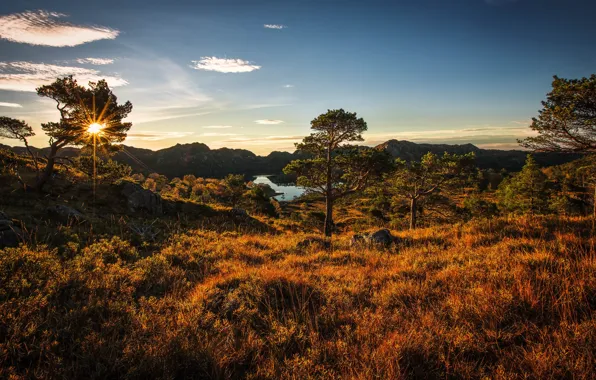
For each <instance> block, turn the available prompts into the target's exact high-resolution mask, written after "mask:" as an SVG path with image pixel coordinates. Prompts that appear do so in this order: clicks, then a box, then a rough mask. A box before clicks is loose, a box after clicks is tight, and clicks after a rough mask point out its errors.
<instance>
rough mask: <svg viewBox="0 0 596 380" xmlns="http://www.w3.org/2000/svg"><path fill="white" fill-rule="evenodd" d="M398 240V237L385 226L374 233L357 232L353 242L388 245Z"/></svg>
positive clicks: (354, 243)
mask: <svg viewBox="0 0 596 380" xmlns="http://www.w3.org/2000/svg"><path fill="white" fill-rule="evenodd" d="M396 241H397V237H395V236H393V235H392V234H391V232H390V231H389V230H388V229H386V228H384V229H382V230H378V231H375V232H373V233H363V234H355V235H353V236H352V240H351V244H352V245H360V244H369V245H382V246H385V247H388V246H390V245H391V244H393V243H395V242H396Z"/></svg>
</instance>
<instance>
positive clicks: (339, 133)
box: [284, 109, 390, 236]
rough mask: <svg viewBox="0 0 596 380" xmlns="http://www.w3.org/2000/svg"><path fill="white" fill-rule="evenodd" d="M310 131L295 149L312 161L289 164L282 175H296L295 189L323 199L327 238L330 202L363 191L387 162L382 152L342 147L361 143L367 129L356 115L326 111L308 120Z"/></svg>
mask: <svg viewBox="0 0 596 380" xmlns="http://www.w3.org/2000/svg"><path fill="white" fill-rule="evenodd" d="M311 129H312V130H313V131H314V132H313V133H311V134H310V136H307V137H305V138H304V140H303V141H302V143H300V144H296V148H297V149H298V150H300V151H303V152H307V153H310V154H311V155H312V156H313V158H309V159H304V160H295V161H292V162H291V163H290V164H288V166H286V167H285V168H284V173H285V174H294V175H296V176H297V184H298V185H299V186H302V187H305V188H306V189H307V190H308V191H310V192H313V193H317V194H320V195H321V196H323V197H324V198H325V201H326V212H325V214H326V218H325V225H324V233H325V235H326V236H331V234H332V229H333V203H334V201H335V200H337V199H339V198H341V197H344V196H346V195H348V194H352V193H354V192H358V191H361V190H363V189H364V188H366V187H367V186H368V185H369V184H370V182H371V181H372V180H373V179H374V178H375V177H378V176H380V175H381V173H382V172H383V171H385V170H387V169H388V167H389V166H390V164H389V162H390V160H389V155H388V154H387V153H386V152H384V151H379V150H376V149H370V148H359V147H353V146H349V145H346V143H347V142H352V141H362V140H363V139H362V135H361V134H362V132H364V131H366V130H367V125H366V122H365V121H364V120H363V119H362V118H358V117H357V116H356V113H351V112H346V111H344V110H343V109H339V110H329V111H327V113H325V114H322V115H319V116H318V117H317V118H316V119H314V120H312V121H311Z"/></svg>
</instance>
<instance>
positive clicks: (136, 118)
mask: <svg viewBox="0 0 596 380" xmlns="http://www.w3.org/2000/svg"><path fill="white" fill-rule="evenodd" d="M210 113H211V112H209V111H197V112H187V113H171V112H168V110H167V109H155V110H148V109H145V110H143V109H138V108H137V113H136V114H135V113H134V112H133V114H131V115H130V117H129V118H128V119H127V120H129V119H130V121H131V122H133V123H134V124H143V123H152V122H154V121H163V120H172V119H182V118H186V117H196V116H203V115H208V114H210Z"/></svg>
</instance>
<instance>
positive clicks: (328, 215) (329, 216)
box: [323, 146, 333, 237]
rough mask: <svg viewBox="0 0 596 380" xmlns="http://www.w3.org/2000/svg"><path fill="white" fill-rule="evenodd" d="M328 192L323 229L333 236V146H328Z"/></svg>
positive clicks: (325, 232) (329, 235)
mask: <svg viewBox="0 0 596 380" xmlns="http://www.w3.org/2000/svg"><path fill="white" fill-rule="evenodd" d="M326 176H327V178H326V180H327V183H326V193H325V228H324V230H323V232H324V234H325V236H326V237H331V234H332V229H333V189H332V188H331V186H332V183H331V147H330V146H329V147H327V173H326Z"/></svg>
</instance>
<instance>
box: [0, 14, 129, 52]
mask: <svg viewBox="0 0 596 380" xmlns="http://www.w3.org/2000/svg"><path fill="white" fill-rule="evenodd" d="M63 17H68V16H67V15H65V14H63V13H56V12H48V11H42V10H39V11H27V12H22V13H14V14H10V15H5V16H0V38H2V39H5V40H8V41H12V42H19V43H25V44H30V45H45V46H57V47H62V46H77V45H81V44H84V43H87V42H91V41H97V40H104V39H109V40H113V39H114V38H116V37H117V36H118V34H119V33H120V32H119V31H118V30H115V29H111V28H108V27H104V26H95V25H74V24H71V23H68V22H64V21H60V20H59V19H60V18H63Z"/></svg>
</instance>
